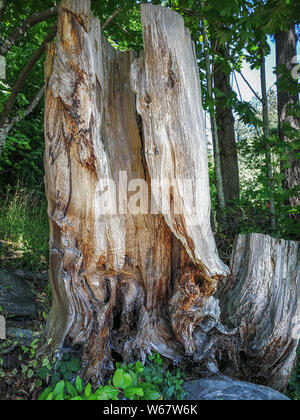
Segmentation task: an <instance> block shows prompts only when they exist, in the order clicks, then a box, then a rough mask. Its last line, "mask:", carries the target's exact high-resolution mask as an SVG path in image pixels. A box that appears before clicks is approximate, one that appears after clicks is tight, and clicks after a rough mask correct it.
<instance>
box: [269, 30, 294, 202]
mask: <svg viewBox="0 0 300 420" xmlns="http://www.w3.org/2000/svg"><path fill="white" fill-rule="evenodd" d="M275 39H276V65H277V66H280V65H283V66H284V67H285V68H286V69H287V70H288V71H289V72H290V81H291V80H292V70H293V67H294V65H295V61H294V60H295V57H296V56H297V48H296V46H297V35H296V32H295V25H292V26H291V27H290V29H289V31H286V32H278V33H277V34H276V35H275ZM283 78H284V76H281V75H277V82H278V89H277V92H278V93H277V95H278V122H279V137H280V140H281V141H282V142H286V143H289V142H291V141H292V140H293V139H292V138H291V136H290V133H289V132H290V130H291V128H292V129H294V130H295V131H294V135H295V136H296V137H297V133H298V140H299V132H300V119H299V118H296V117H295V116H293V115H290V112H289V111H291V107H294V108H295V107H297V106H298V107H299V97H298V95H297V94H293V93H292V92H291V91H289V89H286V87H285V88H283V87H280V82H281V81H282V79H283ZM292 83H295V84H296V83H297V81H296V80H295V81H294V82H293V81H292ZM295 140H296V138H295V139H294V141H295ZM299 153H300V149H298V150H297V149H296V150H294V151H293V152H290V153H289V160H288V162H287V163H288V166H289V167H287V168H284V182H283V186H284V188H285V189H287V190H291V189H293V188H295V187H298V188H299V187H300V161H299V156H297V154H299ZM289 202H290V205H291V206H292V207H295V206H298V205H300V193H298V194H297V195H293V196H292V197H290V199H289Z"/></svg>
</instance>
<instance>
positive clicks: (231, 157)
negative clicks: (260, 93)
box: [213, 51, 240, 234]
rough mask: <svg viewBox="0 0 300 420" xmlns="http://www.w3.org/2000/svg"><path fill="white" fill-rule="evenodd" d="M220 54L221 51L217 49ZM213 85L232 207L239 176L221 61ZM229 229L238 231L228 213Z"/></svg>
mask: <svg viewBox="0 0 300 420" xmlns="http://www.w3.org/2000/svg"><path fill="white" fill-rule="evenodd" d="M218 53H219V54H220V53H221V52H220V51H218ZM213 75H214V87H215V88H216V89H218V90H219V92H221V93H222V95H224V96H222V97H221V98H217V99H216V123H217V129H218V139H219V146H220V161H221V170H222V180H223V189H224V198H225V204H226V207H229V208H230V207H232V203H233V202H237V201H239V199H240V178H239V163H238V152H237V144H236V139H235V130H234V118H233V112H232V107H231V106H228V105H227V104H226V100H228V98H229V97H230V95H231V94H232V89H231V85H230V73H228V74H227V73H225V71H224V69H222V64H221V63H215V64H214V69H213ZM227 222H228V225H229V231H231V232H232V233H235V234H236V233H238V217H237V215H236V214H233V213H232V214H230V215H229V217H228V218H227Z"/></svg>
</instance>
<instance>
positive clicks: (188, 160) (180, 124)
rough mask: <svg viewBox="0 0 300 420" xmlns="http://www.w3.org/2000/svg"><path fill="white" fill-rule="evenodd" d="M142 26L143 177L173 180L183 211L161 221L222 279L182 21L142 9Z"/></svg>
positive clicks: (193, 68)
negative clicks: (188, 183)
mask: <svg viewBox="0 0 300 420" xmlns="http://www.w3.org/2000/svg"><path fill="white" fill-rule="evenodd" d="M142 25H143V37H144V48H145V54H144V55H142V56H141V57H140V58H139V59H138V60H136V61H135V63H134V64H133V67H132V84H133V88H134V90H135V91H136V93H137V110H138V112H139V114H140V115H141V116H142V120H143V129H144V135H145V155H146V161H147V165H148V168H149V174H150V176H151V178H152V179H160V180H173V181H174V200H175V198H176V197H178V199H179V198H180V199H181V201H182V203H183V206H182V210H183V212H182V214H180V215H176V214H172V212H171V213H170V214H164V217H165V220H166V223H167V224H168V226H169V227H170V229H171V230H172V232H173V233H174V234H175V236H176V237H177V238H178V239H179V240H180V241H181V242H182V243H183V244H184V246H185V248H186V250H187V252H188V254H189V256H190V258H191V259H192V260H193V262H194V263H196V264H198V263H200V264H204V265H205V267H206V269H207V273H208V274H209V275H210V276H211V277H212V276H218V275H224V274H228V269H227V267H226V266H225V265H224V264H223V263H222V261H221V260H220V259H219V258H218V252H217V249H216V244H215V240H214V238H213V234H212V230H211V225H210V214H211V201H210V191H209V177H208V159H207V141H206V135H205V124H204V116H203V109H202V99H201V88H200V81H199V74H198V67H197V63H196V56H195V50H194V45H193V43H192V41H191V37H190V33H189V31H188V29H186V28H185V26H184V20H183V18H182V16H180V15H179V14H178V13H176V12H173V11H172V10H170V9H167V8H163V7H160V6H153V5H142ZM186 179H188V180H192V183H193V184H192V185H193V188H195V191H196V200H195V203H194V204H195V205H196V208H197V213H196V217H194V218H193V217H191V215H190V214H189V209H190V208H191V203H193V197H192V196H191V191H190V190H188V189H187V188H185V186H184V185H183V183H182V182H180V181H183V180H186ZM196 185H198V189H197V190H196ZM157 205H158V207H159V209H160V211H161V212H162V211H163V208H162V206H161V205H160V204H159V203H157Z"/></svg>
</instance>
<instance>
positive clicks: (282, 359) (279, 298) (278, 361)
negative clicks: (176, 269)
mask: <svg viewBox="0 0 300 420" xmlns="http://www.w3.org/2000/svg"><path fill="white" fill-rule="evenodd" d="M231 272H232V277H231V279H230V281H229V283H228V284H227V286H228V285H229V286H231V290H230V291H229V292H228V293H223V296H222V298H221V308H222V318H223V321H224V323H225V324H226V325H227V326H229V327H232V328H238V329H239V334H238V340H237V341H236V343H238V346H236V350H235V354H234V357H235V362H237V365H235V366H234V364H229V366H230V368H229V366H227V371H228V372H230V373H231V374H233V375H234V376H239V377H241V378H243V379H247V380H249V381H252V382H257V383H260V384H264V385H269V386H271V387H272V388H274V389H277V390H280V391H282V390H284V389H285V388H286V386H287V382H288V380H289V377H290V372H291V371H292V369H293V366H294V362H295V357H296V350H297V347H298V344H299V338H300V299H299V296H300V246H299V242H292V241H284V240H277V239H273V238H271V237H270V236H265V235H261V234H251V235H248V236H246V235H240V236H239V237H238V239H237V243H236V246H235V250H234V253H233V256H232V261H231ZM225 290H226V288H225ZM232 360H233V358H232Z"/></svg>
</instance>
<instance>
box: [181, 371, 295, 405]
mask: <svg viewBox="0 0 300 420" xmlns="http://www.w3.org/2000/svg"><path fill="white" fill-rule="evenodd" d="M184 389H185V391H186V393H187V396H186V398H185V399H186V400H196V401H199V400H202V401H203V400H204V401H222V400H224V401H266V400H267V401H272V400H273V401H279V400H282V401H283V400H287V401H288V400H289V398H288V397H286V396H285V395H283V394H280V392H277V391H274V389H271V388H268V387H265V386H261V385H255V384H252V383H249V382H242V381H238V380H236V379H233V378H229V377H227V376H223V375H217V376H213V377H210V378H205V379H198V380H196V381H191V382H186V383H185V384H184Z"/></svg>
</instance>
